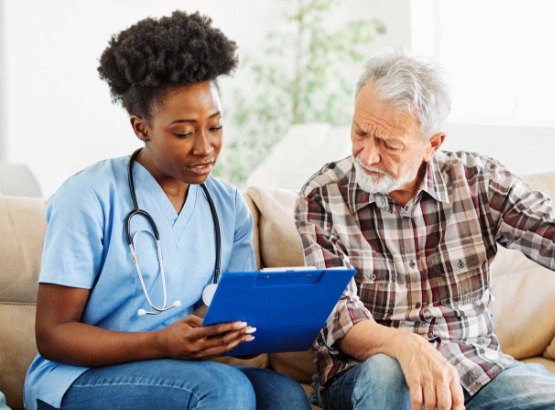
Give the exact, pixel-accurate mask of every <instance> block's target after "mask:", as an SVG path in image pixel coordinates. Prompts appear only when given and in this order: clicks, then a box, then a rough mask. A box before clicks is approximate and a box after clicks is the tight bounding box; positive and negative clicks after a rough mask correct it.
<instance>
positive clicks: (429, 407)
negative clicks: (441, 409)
mask: <svg viewBox="0 0 555 410" xmlns="http://www.w3.org/2000/svg"><path fill="white" fill-rule="evenodd" d="M422 392H423V394H424V409H425V410H434V409H435V408H436V404H437V403H436V399H437V392H436V384H435V380H434V379H432V377H430V376H428V375H427V376H426V377H425V380H424V386H423V388H422Z"/></svg>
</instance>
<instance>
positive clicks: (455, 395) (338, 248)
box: [295, 190, 464, 410]
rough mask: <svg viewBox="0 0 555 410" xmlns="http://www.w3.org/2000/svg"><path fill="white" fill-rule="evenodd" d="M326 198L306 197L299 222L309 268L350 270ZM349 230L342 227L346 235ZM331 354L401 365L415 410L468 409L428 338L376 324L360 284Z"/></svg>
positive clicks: (335, 326) (329, 340)
mask: <svg viewBox="0 0 555 410" xmlns="http://www.w3.org/2000/svg"><path fill="white" fill-rule="evenodd" d="M325 196H326V195H322V193H321V192H317V190H313V191H312V192H311V193H310V194H303V193H301V194H300V196H299V199H298V201H297V207H296V210H295V222H296V225H297V229H298V231H299V234H300V235H301V238H302V242H303V247H304V250H305V262H306V264H307V265H314V266H316V267H317V268H328V267H335V266H347V267H350V264H349V262H348V260H349V258H348V251H347V250H346V249H345V246H344V245H343V244H342V242H341V240H340V238H339V237H338V235H335V234H333V233H332V232H334V231H335V229H334V227H333V215H331V214H330V213H328V212H327V210H326V204H325V202H324V199H323V197H325ZM344 228H345V227H341V229H344ZM320 337H321V340H322V341H323V342H324V344H325V345H326V346H327V348H328V349H331V350H336V349H337V348H339V349H340V350H341V351H342V352H344V353H346V354H348V355H349V356H352V357H354V358H355V359H357V360H358V361H361V362H363V361H365V360H366V359H368V358H369V357H371V356H373V355H375V354H378V353H383V354H386V355H388V356H390V357H392V358H394V359H396V360H397V361H398V362H399V364H400V366H401V369H402V371H403V374H404V375H405V379H406V381H407V385H408V387H409V389H410V396H411V405H412V408H413V410H417V409H418V410H421V409H422V404H424V405H425V407H424V408H425V409H426V410H428V409H434V408H438V409H440V410H444V409H462V408H464V396H463V393H462V388H461V385H460V382H459V376H458V373H457V371H456V369H455V368H454V366H452V365H451V364H449V363H448V362H447V360H446V359H445V358H444V357H443V356H442V355H441V353H439V352H438V351H437V350H436V349H434V348H433V347H432V345H430V343H428V342H427V341H426V340H425V339H424V338H423V337H421V336H419V335H416V334H413V333H409V332H406V331H403V330H398V329H394V328H389V327H386V326H382V325H380V324H378V323H376V322H375V321H374V320H373V318H372V315H371V313H370V312H369V311H368V310H367V309H366V307H365V306H364V304H363V302H362V301H361V300H360V299H359V297H358V295H357V287H356V283H355V281H354V280H352V281H351V283H350V284H349V286H348V287H347V289H346V291H345V293H344V294H343V296H342V298H341V299H340V300H339V302H338V304H337V305H336V307H335V309H334V312H333V313H332V314H331V315H330V317H329V319H328V321H327V322H326V324H325V325H324V328H323V329H322V332H321V336H320Z"/></svg>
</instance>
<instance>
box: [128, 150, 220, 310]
mask: <svg viewBox="0 0 555 410" xmlns="http://www.w3.org/2000/svg"><path fill="white" fill-rule="evenodd" d="M141 149H142V148H139V149H138V150H136V151H135V152H134V153H133V154H132V155H131V158H130V159H129V166H128V168H127V179H128V182H129V191H130V192H131V199H132V201H133V210H132V211H131V212H130V213H129V214H128V215H127V218H126V230H125V234H126V238H127V243H128V244H129V248H130V249H131V256H132V259H133V263H134V265H135V268H136V270H137V274H138V275H139V280H140V282H141V286H142V288H143V292H144V294H145V297H146V300H147V302H148V304H149V305H150V307H151V308H152V309H154V312H148V311H146V310H145V309H139V310H138V311H137V314H138V315H139V316H145V315H158V314H160V313H162V312H165V311H166V310H169V309H172V308H174V307H179V306H181V301H179V300H176V301H175V302H173V305H171V306H166V301H167V292H166V279H165V276H164V264H163V262H162V250H161V248H160V235H159V233H158V227H157V226H156V223H154V219H152V217H151V216H150V214H149V213H148V212H146V211H143V210H141V209H139V206H138V204H137V196H136V194H135V184H134V183H133V162H134V161H135V158H136V157H137V154H138V153H139V152H140V151H141ZM200 186H201V187H202V190H203V191H204V193H205V195H206V199H207V201H208V204H209V205H210V211H211V212H212V218H213V219H214V229H215V231H216V232H215V234H216V264H215V265H216V266H215V272H214V283H213V284H210V285H208V286H207V287H206V289H209V290H208V293H210V294H211V295H210V298H209V299H210V301H211V300H212V296H213V295H214V292H215V287H216V284H217V283H218V280H219V278H220V264H221V262H220V261H221V258H220V254H221V236H220V222H219V220H218V214H217V212H216V207H215V206H214V202H213V201H212V197H211V196H210V192H209V191H208V188H207V187H206V185H204V184H200ZM138 214H139V215H143V216H144V217H145V218H146V219H147V220H148V222H149V223H150V226H151V227H152V230H153V231H154V234H153V236H154V239H155V241H156V248H157V253H158V263H159V265H160V275H161V277H162V278H161V279H162V290H163V292H164V305H163V306H162V307H161V308H159V307H156V306H155V305H154V304H153V303H152V301H151V300H150V297H149V296H148V292H147V290H146V286H145V283H144V280H143V275H142V274H141V269H140V268H139V262H138V260H137V255H136V254H135V246H134V245H135V244H134V242H135V236H136V235H137V233H138V232H137V233H135V235H134V236H133V239H132V238H131V229H130V227H131V218H132V217H133V216H135V215H138ZM146 232H148V231H146ZM149 233H150V232H149ZM206 289H205V291H206ZM204 293H205V292H203V299H205V298H204ZM207 299H208V298H207ZM210 301H209V303H207V304H208V305H209V304H210Z"/></svg>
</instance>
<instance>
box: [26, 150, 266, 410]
mask: <svg viewBox="0 0 555 410" xmlns="http://www.w3.org/2000/svg"><path fill="white" fill-rule="evenodd" d="M128 164H129V158H128V157H122V158H116V159H111V160H105V161H102V162H99V163H97V164H95V165H93V166H91V167H89V168H87V169H85V170H83V171H81V172H79V173H77V174H76V175H74V176H72V177H71V178H69V179H68V180H67V181H66V182H65V183H64V184H63V185H62V187H61V188H60V189H59V190H58V191H57V192H56V193H55V194H54V196H52V198H51V199H50V201H49V205H48V209H47V212H46V218H47V222H48V230H47V233H46V238H45V244H44V251H43V255H42V263H41V273H40V278H39V282H40V283H53V284H58V285H64V286H71V287H76V288H85V289H92V290H91V293H90V296H89V301H88V303H87V305H86V308H85V311H84V314H83V322H84V323H87V324H90V325H94V326H98V327H102V328H105V329H110V330H116V331H130V332H141V331H151V330H156V329H160V328H164V327H166V326H168V325H169V324H170V323H172V322H174V321H176V320H178V319H180V318H183V317H185V316H188V315H190V314H191V313H192V312H193V306H194V305H195V303H197V302H199V300H200V299H201V294H202V290H203V289H204V287H205V286H206V285H208V284H210V283H212V281H213V278H214V265H215V252H216V245H215V243H216V240H215V230H214V222H213V218H212V213H211V211H210V207H209V204H208V201H207V199H206V196H205V194H204V192H203V190H202V188H201V187H200V186H198V185H190V186H189V191H188V194H187V200H186V202H185V205H184V206H183V209H182V210H181V212H180V213H179V214H177V212H176V211H175V208H174V207H173V205H172V204H171V202H170V201H169V199H168V198H167V196H166V194H165V193H164V191H163V190H162V188H161V187H160V185H158V183H157V182H156V180H155V179H154V178H153V177H152V175H150V173H149V172H148V171H147V170H146V169H145V168H144V167H143V166H141V165H140V164H139V163H135V164H134V165H133V177H134V181H135V190H136V193H137V202H138V205H139V208H140V209H143V210H145V211H147V212H148V213H149V214H150V215H151V216H152V218H153V219H154V221H155V223H156V225H157V227H158V230H159V232H160V245H161V248H162V255H163V264H164V271H165V276H166V283H167V300H168V303H167V304H168V305H171V304H172V303H173V302H175V301H176V300H179V301H180V302H181V306H180V307H176V308H173V309H171V310H169V311H167V312H164V313H161V314H159V315H147V316H139V315H138V314H137V311H138V310H139V309H145V310H147V311H151V310H152V308H151V307H150V306H149V305H148V303H147V301H146V298H145V296H144V293H143V290H142V287H141V284H140V281H139V277H138V275H137V272H136V269H135V266H134V264H133V261H132V258H131V251H130V249H129V246H128V244H127V241H126V238H125V220H126V217H127V215H128V213H129V212H130V211H131V210H132V209H133V203H132V200H131V195H130V193H129V186H128V182H127V166H128ZM206 186H207V188H208V189H209V191H210V194H211V196H212V199H213V201H214V205H215V207H216V210H217V213H218V218H219V221H220V229H221V238H222V240H221V246H222V248H221V259H222V261H221V266H222V272H240V271H252V270H256V261H255V257H254V252H253V247H252V228H253V218H252V215H251V213H250V211H249V209H248V206H247V204H246V203H245V201H244V199H243V197H242V196H241V194H240V193H239V192H238V190H237V189H235V188H232V187H230V186H229V185H227V184H224V183H223V182H221V181H218V180H216V179H214V178H212V177H210V178H208V180H207V181H206ZM131 221H132V222H131V236H132V237H133V236H134V235H135V234H136V233H137V234H136V236H135V245H136V253H137V258H138V260H139V266H140V269H141V273H142V275H143V278H144V281H145V284H146V287H147V290H148V293H149V296H150V299H151V301H152V302H153V304H154V305H155V306H158V307H161V306H162V305H163V292H162V282H161V279H160V272H159V264H158V259H157V255H156V246H155V242H154V237H153V236H152V235H150V234H149V232H152V229H151V227H150V225H149V223H148V221H147V220H146V219H145V218H144V217H142V216H134V217H133V219H132V220H131ZM86 370H87V368H84V367H76V366H70V365H67V364H61V363H56V362H51V361H49V360H46V359H44V358H42V357H41V356H40V355H37V357H36V358H35V360H34V361H33V363H32V364H31V366H30V368H29V371H28V372H27V378H26V380H25V389H24V397H25V406H26V408H27V409H35V408H36V400H37V399H40V400H42V401H44V402H46V403H48V404H49V405H51V406H54V407H56V408H59V407H60V404H61V401H62V397H63V395H64V393H65V392H66V391H67V389H68V388H69V387H70V386H71V384H72V383H73V382H74V381H75V379H77V378H78V377H79V376H80V375H81V374H82V373H83V372H85V371H86Z"/></svg>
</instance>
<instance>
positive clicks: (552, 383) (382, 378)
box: [322, 354, 555, 410]
mask: <svg viewBox="0 0 555 410" xmlns="http://www.w3.org/2000/svg"><path fill="white" fill-rule="evenodd" d="M463 390H464V389H463ZM464 393H465V407H466V409H467V410H509V409H515V410H516V409H526V410H544V409H545V410H547V409H550V410H553V409H555V375H554V374H552V373H549V372H548V371H547V370H546V369H545V367H543V366H541V365H539V364H524V363H520V362H516V363H514V364H512V365H510V366H509V367H507V368H506V369H505V370H504V371H503V372H501V374H499V375H498V376H497V377H496V378H495V379H493V380H492V381H491V382H489V383H488V384H487V385H486V386H484V387H483V388H482V389H481V390H480V391H479V392H478V393H476V394H475V395H474V396H470V394H468V393H467V392H466V391H465V392H464ZM322 396H323V399H324V407H325V409H326V410H335V409H337V410H348V409H357V410H366V409H380V410H387V409H392V410H405V409H407V410H410V408H411V407H410V395H409V389H408V387H407V384H406V382H405V376H404V375H403V372H402V370H401V367H400V366H399V363H398V362H397V360H395V359H392V358H391V357H389V356H386V355H383V354H378V355H375V356H372V357H371V358H369V359H368V360H366V361H365V362H364V363H362V364H361V365H359V366H357V367H355V368H353V369H351V370H348V371H346V372H345V373H344V374H342V375H341V376H340V377H339V378H338V379H337V380H336V381H334V382H333V383H332V385H331V386H329V387H328V388H327V389H326V390H324V392H323V394H322Z"/></svg>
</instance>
